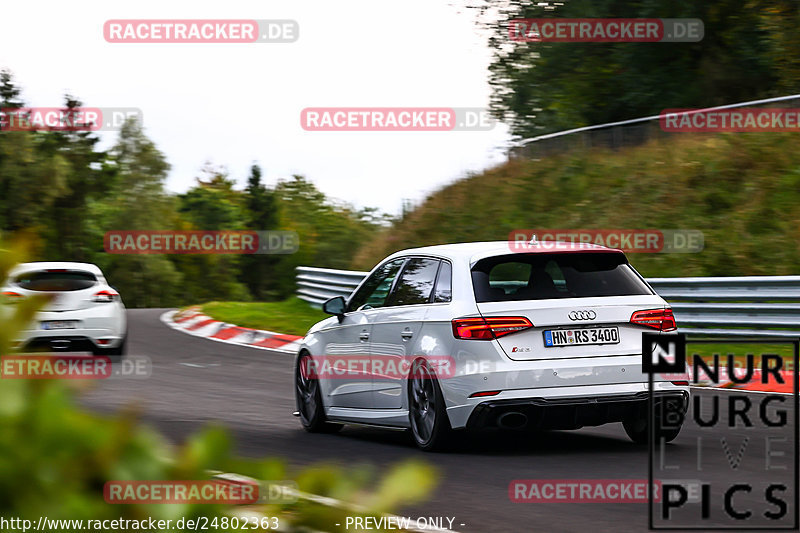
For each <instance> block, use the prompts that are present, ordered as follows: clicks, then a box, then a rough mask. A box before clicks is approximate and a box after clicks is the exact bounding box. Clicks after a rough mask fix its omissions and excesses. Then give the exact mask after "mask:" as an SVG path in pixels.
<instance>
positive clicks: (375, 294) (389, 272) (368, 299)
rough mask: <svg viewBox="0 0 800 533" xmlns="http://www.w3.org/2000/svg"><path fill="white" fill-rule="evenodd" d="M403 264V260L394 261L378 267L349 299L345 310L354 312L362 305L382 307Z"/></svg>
mask: <svg viewBox="0 0 800 533" xmlns="http://www.w3.org/2000/svg"><path fill="white" fill-rule="evenodd" d="M404 262H405V259H395V260H393V261H389V262H388V263H384V264H383V265H381V266H380V267H378V269H377V270H376V271H375V272H373V273H372V275H371V276H370V277H369V278H368V279H367V281H365V282H364V284H363V285H362V286H361V287H360V288H359V289H358V292H356V293H355V294H354V295H353V297H352V298H351V299H350V302H349V303H348V305H347V310H348V311H355V310H356V309H358V308H359V307H361V306H362V305H368V306H369V307H383V306H384V304H385V303H386V297H387V296H389V290H391V288H392V282H394V278H395V277H397V273H398V272H399V271H400V267H401V266H403V263H404Z"/></svg>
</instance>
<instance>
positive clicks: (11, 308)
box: [0, 243, 434, 531]
mask: <svg viewBox="0 0 800 533" xmlns="http://www.w3.org/2000/svg"><path fill="white" fill-rule="evenodd" d="M23 255H24V253H23V252H21V251H20V250H19V248H16V247H13V248H11V249H4V246H3V245H2V244H1V243H0V277H4V276H5V274H6V273H7V270H8V268H9V267H10V266H12V265H13V264H14V263H16V262H18V261H20V260H22V258H23ZM0 298H3V297H2V296H0ZM31 302H33V301H31ZM0 311H2V313H3V316H2V318H3V320H1V321H0V355H7V354H9V353H10V352H11V341H12V340H13V338H14V336H15V333H16V331H18V330H19V329H20V327H21V325H24V324H26V323H27V321H28V320H29V319H30V317H31V316H32V314H33V313H34V312H35V311H36V306H35V302H33V303H24V302H23V303H14V304H9V303H8V302H5V301H0ZM81 383H83V384H81ZM83 386H86V382H80V381H70V382H65V381H57V380H23V379H0V516H3V517H5V518H21V519H28V520H32V521H33V523H34V524H35V523H37V520H38V518H39V517H40V516H46V517H47V518H49V519H74V520H80V519H84V520H87V519H91V520H104V519H117V518H124V519H135V520H142V519H146V518H148V517H152V518H154V519H156V520H160V519H163V520H166V519H172V520H177V519H179V518H182V517H183V518H186V519H194V518H197V517H201V516H202V517H208V518H213V517H215V516H222V515H230V514H231V513H232V512H234V511H235V509H234V508H233V507H231V506H224V505H216V504H214V505H209V504H203V505H199V504H193V505H189V504H185V505H184V504H169V505H152V504H150V505H144V504H142V505H139V504H137V505H111V504H108V503H106V502H105V500H104V499H103V486H104V484H105V483H106V482H107V481H111V480H202V479H209V475H210V474H209V471H212V470H216V471H222V472H233V473H237V474H242V475H246V476H250V477H252V478H255V479H259V480H267V481H285V480H292V479H293V480H294V481H296V482H297V484H298V487H299V489H300V490H301V491H304V492H308V493H313V494H318V495H322V496H330V497H333V498H337V499H339V500H342V501H345V502H352V503H353V504H355V505H358V506H359V508H360V511H353V510H346V509H339V508H334V507H327V506H323V505H321V504H319V503H315V502H311V501H308V500H302V499H301V500H299V501H298V502H296V503H291V504H281V505H272V504H269V505H264V506H259V507H249V508H248V509H249V510H255V511H260V512H261V513H263V514H264V515H266V516H277V517H279V519H280V524H281V526H282V530H283V531H308V530H309V529H310V530H313V531H340V530H343V527H344V526H340V527H337V526H335V524H336V523H339V524H344V523H345V520H344V518H345V517H346V516H375V515H377V514H380V513H384V512H388V511H390V510H397V508H398V507H401V506H402V505H405V504H409V503H414V502H417V501H420V500H422V499H423V498H425V497H426V496H427V495H428V493H429V492H430V490H431V489H432V487H433V484H434V473H433V470H432V468H431V467H429V466H427V465H425V464H423V463H421V462H418V461H408V462H406V463H403V464H400V465H398V466H396V467H394V468H391V469H390V470H389V471H388V472H387V473H386V475H385V476H384V477H383V478H382V479H378V480H376V476H375V472H374V471H373V470H372V469H371V468H369V467H350V468H348V469H343V468H341V467H338V466H330V465H323V466H320V467H311V468H307V469H305V470H303V471H301V472H299V473H294V474H293V473H290V472H289V471H288V469H287V467H286V464H285V462H284V461H283V460H279V459H262V460H254V459H241V458H237V457H235V456H234V455H233V454H232V453H231V439H230V437H229V435H228V433H227V432H226V431H225V430H224V429H222V428H209V429H206V430H204V431H202V432H200V433H197V434H195V435H193V436H191V437H189V438H188V439H187V440H186V442H184V443H183V444H182V445H181V446H179V447H174V446H172V445H170V444H169V443H167V442H166V440H165V439H164V438H163V437H162V436H161V435H160V434H158V433H157V432H155V431H153V430H151V429H149V428H146V427H144V426H142V425H140V424H139V423H138V422H137V420H136V416H135V413H134V412H133V411H130V412H127V413H122V414H120V415H117V416H99V415H95V414H90V413H87V412H84V411H83V410H82V409H81V408H79V407H77V406H76V397H77V396H78V395H79V394H80V392H81V391H80V389H81V388H82V387H83ZM173 523H174V522H173ZM250 529H252V527H251V528H250ZM59 531H69V529H60V530H59ZM239 531H241V529H239Z"/></svg>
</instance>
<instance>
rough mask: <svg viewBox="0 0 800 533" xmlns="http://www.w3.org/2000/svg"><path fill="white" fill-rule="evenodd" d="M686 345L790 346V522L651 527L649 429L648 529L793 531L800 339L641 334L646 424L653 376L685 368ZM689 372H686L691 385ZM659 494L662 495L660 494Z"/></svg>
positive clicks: (797, 519) (799, 441)
mask: <svg viewBox="0 0 800 533" xmlns="http://www.w3.org/2000/svg"><path fill="white" fill-rule="evenodd" d="M654 343H655V344H656V346H657V347H659V348H660V351H659V353H658V354H657V355H658V357H657V359H656V360H655V361H654V358H653V344H654ZM687 344H772V345H778V344H784V345H790V346H793V347H794V367H793V375H794V393H793V395H792V396H793V399H794V402H793V407H794V435H793V438H794V468H793V473H794V523H793V524H791V525H780V526H775V527H769V526H764V525H759V526H758V527H747V526H743V527H727V526H725V527H715V526H713V525H710V524H709V525H703V526H697V527H692V526H676V527H668V526H666V527H665V526H659V527H655V523H654V520H653V503H654V502H653V492H654V491H653V459H654V455H655V445H656V442H655V439H654V438H653V437H654V433H653V431H652V430H651V431H650V437H649V438H648V441H647V452H648V465H647V467H648V468H647V471H648V485H649V490H648V493H647V512H648V529H649V530H650V531H797V530H798V529H799V528H800V470H799V466H800V463H798V458H799V457H800V422H799V420H798V417H799V416H800V377H798V371H799V370H800V369H799V368H798V362H800V339H796V340H795V339H781V338H765V337H761V338H744V339H743V338H740V337H736V338H715V339H698V340H691V341H687V340H686V335H684V334H659V333H642V371H643V372H646V373H647V374H648V395H647V402H648V406H647V423H648V427H650V428H652V427H653V375H654V374H656V373H679V372H685V371H686V345H687ZM664 354H669V355H670V357H671V358H673V359H674V360H672V361H670V360H669V359H668V358H665V357H663V355H664ZM691 378H692V374H690V384H691ZM662 496H663V495H662Z"/></svg>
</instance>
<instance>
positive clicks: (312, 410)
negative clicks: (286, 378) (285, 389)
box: [294, 353, 344, 433]
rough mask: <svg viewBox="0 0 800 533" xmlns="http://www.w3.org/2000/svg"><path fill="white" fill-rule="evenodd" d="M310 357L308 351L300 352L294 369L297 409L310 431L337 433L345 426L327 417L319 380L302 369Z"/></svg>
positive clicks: (302, 421)
mask: <svg viewBox="0 0 800 533" xmlns="http://www.w3.org/2000/svg"><path fill="white" fill-rule="evenodd" d="M310 357H311V355H309V354H308V353H302V354H300V356H299V357H298V358H297V365H296V366H295V369H294V397H295V403H296V405H297V411H298V412H299V413H300V423H301V424H303V428H304V429H305V430H306V431H308V432H309V433H335V432H337V431H339V430H340V429H342V427H344V426H343V425H342V424H332V423H330V422H328V421H327V420H326V419H325V407H324V406H323V404H322V393H321V392H320V388H319V380H318V379H316V378H313V377H310V376H304V375H303V374H304V373H303V372H302V371H301V368H302V366H301V365H302V362H303V360H304V359H306V358H310Z"/></svg>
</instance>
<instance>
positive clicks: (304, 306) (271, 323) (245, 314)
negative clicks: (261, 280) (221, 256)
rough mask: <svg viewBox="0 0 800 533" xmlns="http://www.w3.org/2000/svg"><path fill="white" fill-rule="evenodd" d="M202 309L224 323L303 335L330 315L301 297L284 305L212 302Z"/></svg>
mask: <svg viewBox="0 0 800 533" xmlns="http://www.w3.org/2000/svg"><path fill="white" fill-rule="evenodd" d="M201 308H202V311H203V313H205V314H206V315H208V316H210V317H211V318H214V319H215V320H220V321H222V322H228V323H230V324H236V325H237V326H242V327H245V328H254V329H265V330H268V331H274V332H276V333H285V334H287V335H301V336H302V335H305V334H306V332H308V328H310V327H311V326H313V325H314V324H315V323H317V322H319V321H320V320H322V319H324V318H328V317H329V316H330V315H328V314H325V313H323V312H322V311H321V310H319V309H315V308H313V307H311V306H310V305H309V304H308V303H307V302H304V301H303V300H301V299H300V298H289V299H288V300H284V301H282V302H209V303H206V304H203V305H202V306H201Z"/></svg>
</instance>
